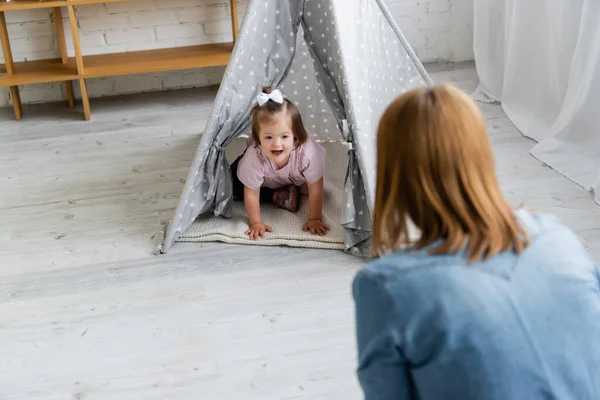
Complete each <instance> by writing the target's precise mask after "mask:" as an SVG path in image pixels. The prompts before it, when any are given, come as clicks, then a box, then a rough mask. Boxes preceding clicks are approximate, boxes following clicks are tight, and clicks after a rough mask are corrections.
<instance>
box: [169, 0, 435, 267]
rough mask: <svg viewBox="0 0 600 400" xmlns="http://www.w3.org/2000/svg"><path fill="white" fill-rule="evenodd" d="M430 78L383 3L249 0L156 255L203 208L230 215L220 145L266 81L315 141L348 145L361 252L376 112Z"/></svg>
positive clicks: (243, 126)
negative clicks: (298, 114)
mask: <svg viewBox="0 0 600 400" xmlns="http://www.w3.org/2000/svg"><path fill="white" fill-rule="evenodd" d="M431 83H432V82H431V79H430V78H429V76H428V75H427V73H426V72H425V69H424V68H423V66H422V64H421V63H420V61H419V60H418V58H417V57H416V55H415V53H414V52H413V50H412V48H411V47H410V45H409V44H408V43H407V42H406V40H405V38H404V36H403V35H402V33H401V31H400V29H399V27H398V26H397V25H396V23H395V22H394V20H393V18H392V17H391V15H390V13H389V11H388V10H387V8H386V6H385V4H384V3H383V1H382V0H286V1H283V0H251V1H250V3H249V5H248V8H247V11H246V14H245V16H244V19H243V21H242V24H241V27H240V34H239V36H238V40H237V42H236V44H235V46H234V49H233V54H232V56H231V59H230V62H229V64H228V66H227V68H226V70H225V75H224V77H223V80H222V82H221V86H220V88H219V91H218V93H217V96H216V99H215V103H214V107H213V111H212V113H211V116H210V118H209V121H208V123H207V126H206V129H205V131H204V133H203V135H202V138H201V141H200V145H199V147H198V150H197V152H196V155H195V157H194V161H193V163H192V166H191V168H190V172H189V174H188V178H187V181H186V184H185V187H184V189H183V193H182V194H181V198H180V202H179V204H178V206H177V209H176V210H175V213H174V216H173V218H172V220H171V221H170V223H169V225H168V227H167V229H166V230H165V232H164V234H165V235H164V240H163V241H162V243H161V244H160V245H159V248H158V249H157V252H158V253H166V252H167V251H168V250H169V248H170V247H171V246H172V244H173V243H174V242H175V241H177V239H178V237H179V236H180V235H181V233H182V232H184V231H185V230H187V228H189V226H190V225H191V223H192V222H193V221H194V220H195V219H196V218H197V217H198V216H199V215H200V214H204V213H214V215H216V216H222V217H229V216H230V215H231V208H232V201H233V198H232V180H231V171H230V169H229V164H228V163H227V160H226V158H225V148H226V147H227V145H228V144H229V143H231V141H232V140H234V139H235V138H237V137H239V136H241V135H243V134H248V133H249V129H250V123H251V121H250V115H249V114H250V109H251V107H252V106H253V105H254V104H255V103H256V96H257V95H258V94H259V93H260V92H261V89H262V87H263V86H272V87H276V88H279V89H280V90H281V91H282V92H283V94H284V96H286V97H287V98H289V99H290V100H291V101H293V102H294V103H295V104H296V105H297V107H298V109H299V110H300V112H301V114H302V118H303V121H304V124H305V126H306V128H307V129H308V130H309V131H311V132H312V133H313V134H314V135H315V136H316V138H317V139H320V140H336V141H344V142H345V143H346V144H347V146H348V155H349V157H348V159H349V163H348V169H347V178H346V183H345V186H346V187H345V194H346V199H345V202H344V203H345V204H341V205H340V207H343V208H344V212H343V217H342V226H343V227H344V231H345V235H346V236H345V248H346V251H348V252H350V253H351V254H355V255H360V256H366V255H367V254H368V249H369V245H370V238H371V212H372V205H373V202H374V197H375V193H374V189H375V167H376V151H375V147H376V140H375V138H376V133H377V125H378V122H379V119H380V117H381V114H382V113H383V111H384V110H385V108H386V107H387V105H388V104H389V103H390V102H391V101H392V100H393V99H394V98H395V97H396V96H398V95H400V94H401V93H403V92H405V91H406V90H408V89H410V88H412V87H415V86H419V85H426V84H431Z"/></svg>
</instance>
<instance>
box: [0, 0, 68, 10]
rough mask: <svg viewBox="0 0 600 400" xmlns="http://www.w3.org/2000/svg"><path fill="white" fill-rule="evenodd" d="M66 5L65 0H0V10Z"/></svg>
mask: <svg viewBox="0 0 600 400" xmlns="http://www.w3.org/2000/svg"><path fill="white" fill-rule="evenodd" d="M66 5H67V1H66V0H52V1H39V0H28V1H21V0H19V1H14V0H13V1H6V0H0V11H15V10H31V9H34V8H53V7H63V6H66Z"/></svg>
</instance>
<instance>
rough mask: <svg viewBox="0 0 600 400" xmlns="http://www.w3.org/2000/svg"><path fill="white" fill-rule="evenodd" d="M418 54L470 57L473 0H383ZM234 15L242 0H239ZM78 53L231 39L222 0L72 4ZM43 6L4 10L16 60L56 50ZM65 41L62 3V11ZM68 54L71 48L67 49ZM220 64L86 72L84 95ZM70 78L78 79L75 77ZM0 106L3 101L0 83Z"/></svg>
mask: <svg viewBox="0 0 600 400" xmlns="http://www.w3.org/2000/svg"><path fill="white" fill-rule="evenodd" d="M385 1H386V2H387V4H388V7H389V8H390V11H391V13H392V15H393V16H394V17H395V18H396V20H397V22H398V24H399V25H400V28H401V29H402V31H403V32H404V34H405V36H406V37H407V39H408V40H409V42H410V43H411V45H412V46H413V47H414V49H415V51H416V53H417V55H418V56H419V57H420V58H421V60H422V61H423V62H430V61H463V60H472V59H473V54H472V53H473V51H472V43H473V41H472V37H471V36H472V30H473V22H472V20H473V0H385ZM238 4H239V6H238V10H239V13H240V21H241V18H242V16H243V13H244V12H245V9H246V7H247V4H248V0H238ZM77 15H78V17H79V30H80V37H81V45H82V48H83V53H84V54H99V53H109V52H122V51H134V50H146V49H152V48H160V47H172V46H186V45H194V44H202V43H210V42H222V41H227V40H231V24H230V13H229V2H228V1H227V0H139V1H132V2H124V3H106V4H96V5H87V6H82V7H78V8H77ZM52 18H53V14H52V13H51V12H50V10H44V9H42V10H29V11H14V12H8V13H6V19H7V23H8V30H9V35H10V38H11V45H12V50H13V55H14V59H15V61H24V60H36V59H44V58H54V57H59V56H60V52H59V50H58V44H57V42H56V39H55V37H56V35H55V29H54V23H53V21H52ZM63 18H64V19H65V28H66V35H67V41H68V43H67V44H68V47H69V49H71V48H72V44H71V40H70V37H71V33H70V30H69V23H68V20H67V19H66V9H64V11H63ZM70 54H71V55H73V51H72V49H71V50H70ZM222 73H223V67H216V68H206V69H199V70H188V71H175V72H165V73H155V74H142V75H131V76H122V77H115V78H100V79H89V80H87V83H88V90H89V95H90V97H100V96H107V95H115V94H125V93H135V92H143V91H152V90H166V89H176V88H184V87H194V86H206V85H212V84H218V83H219V82H220V80H221V77H222ZM76 86H77V85H76ZM0 90H2V91H1V92H0V106H6V105H9V104H10V96H9V92H8V88H0ZM64 99H66V96H65V93H64V85H63V84H62V83H55V84H39V85H27V86H23V87H21V100H22V101H23V102H24V103H38V102H48V101H58V100H64Z"/></svg>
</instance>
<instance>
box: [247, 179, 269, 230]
mask: <svg viewBox="0 0 600 400" xmlns="http://www.w3.org/2000/svg"><path fill="white" fill-rule="evenodd" d="M244 205H245V206H246V213H247V214H248V225H250V227H249V228H248V230H247V231H246V233H245V234H246V235H248V236H249V237H250V240H258V238H259V237H260V238H264V237H265V232H273V228H271V227H270V226H269V225H265V224H263V222H262V220H261V218H260V189H258V190H252V189H250V188H248V187H247V186H244Z"/></svg>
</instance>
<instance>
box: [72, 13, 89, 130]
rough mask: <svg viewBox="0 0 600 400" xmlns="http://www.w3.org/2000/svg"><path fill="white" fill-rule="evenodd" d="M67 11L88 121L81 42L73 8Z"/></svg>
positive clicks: (87, 100) (84, 111)
mask: <svg viewBox="0 0 600 400" xmlns="http://www.w3.org/2000/svg"><path fill="white" fill-rule="evenodd" d="M67 10H68V11H69V23H70V24H71V34H72V35H73V50H75V60H76V62H77V74H78V75H79V88H80V89H81V101H82V102H83V114H84V117H85V120H86V121H89V119H90V99H89V98H88V92H87V87H86V85H85V78H84V66H83V54H82V53H81V42H80V41H79V28H78V26H77V17H76V16H75V7H74V6H67Z"/></svg>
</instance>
